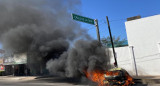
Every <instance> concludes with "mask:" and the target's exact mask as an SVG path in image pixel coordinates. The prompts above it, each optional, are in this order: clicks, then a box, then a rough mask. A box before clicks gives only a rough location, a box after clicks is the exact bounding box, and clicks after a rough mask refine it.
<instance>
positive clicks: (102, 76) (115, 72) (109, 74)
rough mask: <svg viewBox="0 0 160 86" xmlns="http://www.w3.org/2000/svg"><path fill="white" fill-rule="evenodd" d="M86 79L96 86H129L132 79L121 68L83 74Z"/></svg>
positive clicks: (131, 83)
mask: <svg viewBox="0 0 160 86" xmlns="http://www.w3.org/2000/svg"><path fill="white" fill-rule="evenodd" d="M85 74H86V77H87V78H88V79H90V80H92V81H93V82H96V83H97V84H98V86H131V85H133V84H134V81H133V78H132V77H131V76H130V75H129V74H128V73H127V71H126V70H124V69H122V68H114V69H111V70H109V71H102V70H94V71H90V72H85Z"/></svg>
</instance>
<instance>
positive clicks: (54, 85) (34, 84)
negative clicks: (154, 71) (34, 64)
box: [0, 77, 160, 86]
mask: <svg viewBox="0 0 160 86" xmlns="http://www.w3.org/2000/svg"><path fill="white" fill-rule="evenodd" d="M0 86H96V84H95V83H92V82H89V81H87V80H83V81H81V80H79V79H74V78H72V79H69V78H60V77H43V78H42V77H40V78H36V79H35V78H31V77H28V78H17V77H16V78H10V77H8V78H4V79H2V78H1V79H0ZM134 86H160V84H151V85H142V84H138V85H134Z"/></svg>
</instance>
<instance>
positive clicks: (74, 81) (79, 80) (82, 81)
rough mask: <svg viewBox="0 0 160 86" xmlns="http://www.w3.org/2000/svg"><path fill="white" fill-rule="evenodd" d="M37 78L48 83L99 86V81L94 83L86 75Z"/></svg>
mask: <svg viewBox="0 0 160 86" xmlns="http://www.w3.org/2000/svg"><path fill="white" fill-rule="evenodd" d="M35 80H36V81H40V82H47V83H70V84H73V85H87V86H97V83H94V82H92V81H90V80H88V79H87V78H85V77H81V78H67V77H58V76H40V77H37V78H36V79H35Z"/></svg>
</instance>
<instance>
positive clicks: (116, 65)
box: [106, 16, 118, 67]
mask: <svg viewBox="0 0 160 86" xmlns="http://www.w3.org/2000/svg"><path fill="white" fill-rule="evenodd" d="M106 19H107V24H108V30H109V35H110V39H111V44H112V50H113V55H114V60H115V67H118V64H117V58H116V53H115V50H114V44H113V39H112V34H111V29H110V24H109V20H108V16H106Z"/></svg>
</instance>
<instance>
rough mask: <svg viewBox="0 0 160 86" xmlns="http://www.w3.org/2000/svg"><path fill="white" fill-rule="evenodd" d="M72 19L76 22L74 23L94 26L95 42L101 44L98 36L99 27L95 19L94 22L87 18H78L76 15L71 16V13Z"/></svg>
mask: <svg viewBox="0 0 160 86" xmlns="http://www.w3.org/2000/svg"><path fill="white" fill-rule="evenodd" d="M72 19H73V20H76V21H80V22H84V23H88V24H92V25H95V26H96V31H97V40H98V41H99V43H100V44H101V40H100V34H99V26H98V20H97V19H95V20H94V19H91V18H87V17H83V16H80V15H77V14H73V13H72Z"/></svg>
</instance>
